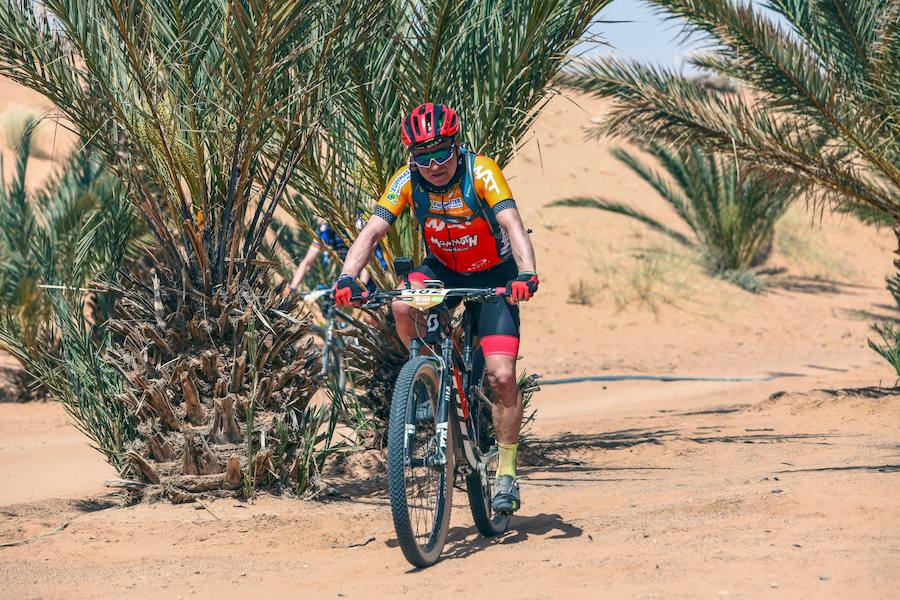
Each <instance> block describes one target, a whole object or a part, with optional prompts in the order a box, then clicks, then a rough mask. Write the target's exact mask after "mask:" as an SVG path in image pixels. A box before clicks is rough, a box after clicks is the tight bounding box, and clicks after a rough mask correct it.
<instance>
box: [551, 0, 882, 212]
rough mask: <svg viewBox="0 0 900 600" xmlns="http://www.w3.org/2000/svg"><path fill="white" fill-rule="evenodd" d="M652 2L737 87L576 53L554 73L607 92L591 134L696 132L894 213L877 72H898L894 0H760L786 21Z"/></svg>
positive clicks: (700, 0)
mask: <svg viewBox="0 0 900 600" xmlns="http://www.w3.org/2000/svg"><path fill="white" fill-rule="evenodd" d="M652 3H653V4H654V5H655V6H656V7H657V8H658V9H659V10H660V11H661V12H663V13H664V14H666V15H668V16H670V17H673V18H674V17H680V18H683V19H684V20H685V22H686V23H687V25H686V27H687V28H688V29H689V30H691V31H701V32H703V33H705V34H707V35H708V36H709V38H710V39H711V50H713V51H714V52H713V53H710V54H708V55H705V56H699V57H697V58H695V59H694V61H693V62H694V63H695V64H696V65H697V66H700V67H702V68H705V69H709V70H712V71H714V72H716V73H718V74H720V75H724V76H728V77H731V78H733V79H736V80H740V81H742V82H744V84H745V85H746V86H747V88H748V89H747V91H746V92H744V93H738V94H717V93H713V92H712V91H711V90H709V89H704V88H703V87H702V86H701V85H698V83H697V82H696V81H692V80H691V79H689V78H687V77H685V76H682V75H680V74H676V73H673V72H671V71H668V70H665V69H656V68H652V67H648V66H644V65H640V64H636V63H628V62H622V61H617V60H594V61H586V62H585V63H583V64H582V65H580V66H578V67H577V68H574V69H572V70H571V71H570V72H569V73H568V74H566V76H565V77H564V78H563V83H564V84H565V85H567V86H570V87H572V88H574V89H578V90H581V91H585V92H588V93H592V94H597V95H601V96H604V97H611V98H614V99H616V100H617V101H618V105H617V108H616V109H614V111H613V112H612V113H611V114H610V115H609V116H608V118H607V119H606V121H605V122H604V123H602V124H601V125H600V126H599V127H598V128H597V130H596V134H598V135H606V134H616V135H624V136H626V137H632V136H637V137H642V138H644V139H656V140H659V141H663V140H665V141H669V142H671V143H674V144H676V145H679V144H682V143H685V142H686V141H687V140H696V141H697V142H698V143H701V144H703V145H704V146H705V147H706V148H707V149H708V150H712V151H717V152H722V153H725V152H732V153H736V154H737V155H738V156H739V157H740V159H741V160H742V161H744V162H746V163H748V164H750V165H753V166H755V167H757V168H760V169H764V170H767V171H768V172H769V173H770V174H772V175H773V176H774V177H776V178H780V177H781V176H782V175H783V174H784V173H785V172H788V173H790V174H792V175H794V176H796V177H798V178H800V179H801V180H802V181H803V182H805V184H807V186H808V187H809V188H810V190H812V191H815V192H817V193H818V195H817V198H819V199H822V200H825V201H828V202H831V203H833V205H836V206H839V205H842V204H846V203H862V204H866V205H868V206H869V207H871V208H872V209H873V210H876V211H879V212H881V213H883V214H885V215H887V216H888V217H889V218H891V219H894V220H895V221H896V220H898V219H900V199H898V198H900V194H898V191H900V167H898V165H900V139H898V136H897V132H898V120H897V119H898V114H900V113H898V110H900V109H898V95H897V92H896V90H895V89H894V88H896V86H895V85H890V84H886V79H885V78H886V77H891V76H893V77H894V80H896V74H897V72H898V71H897V68H898V60H897V56H898V49H897V40H898V37H897V36H898V33H897V29H898V26H897V21H898V19H900V9H898V5H897V3H896V2H891V1H889V0H879V1H876V2H863V1H861V0H859V1H857V0H854V1H851V2H842V3H836V2H832V1H830V0H810V1H804V2H799V1H795V0H770V2H769V3H768V4H769V6H770V8H772V9H774V10H776V11H777V12H779V13H781V14H782V15H783V16H784V17H785V19H786V20H787V22H788V23H789V27H790V28H791V29H790V30H788V29H785V28H784V27H782V26H780V25H777V24H775V23H774V22H773V21H772V20H771V19H769V18H767V17H766V16H764V15H763V13H762V12H760V11H759V9H757V8H755V7H754V6H753V5H752V4H746V3H743V2H736V1H733V0H725V1H722V0H653V2H652Z"/></svg>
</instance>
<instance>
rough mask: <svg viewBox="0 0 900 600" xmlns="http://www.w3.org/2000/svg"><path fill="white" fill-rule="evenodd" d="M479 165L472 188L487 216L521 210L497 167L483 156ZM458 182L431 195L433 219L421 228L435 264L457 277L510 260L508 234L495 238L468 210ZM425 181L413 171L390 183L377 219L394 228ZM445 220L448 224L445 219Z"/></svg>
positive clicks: (405, 169)
mask: <svg viewBox="0 0 900 600" xmlns="http://www.w3.org/2000/svg"><path fill="white" fill-rule="evenodd" d="M474 165H475V168H474V172H473V173H472V182H473V184H474V187H475V192H476V195H477V196H478V198H480V199H481V201H483V202H484V203H486V204H487V206H486V207H485V210H491V211H494V213H495V214H496V213H499V212H501V211H502V210H505V209H507V208H515V202H514V201H513V199H512V192H511V191H510V189H509V184H507V182H506V178H505V177H504V176H503V173H502V172H501V171H500V167H499V166H497V163H496V162H494V161H493V160H492V159H490V158H488V157H487V156H481V155H478V156H476V157H475V161H474ZM458 168H460V169H463V168H466V167H465V163H464V162H461V164H460V165H459V167H458ZM456 180H457V182H456V183H454V184H453V185H452V186H451V187H450V188H449V189H448V190H447V191H446V192H444V193H438V192H435V191H432V190H427V193H428V198H429V202H430V206H429V209H430V210H429V213H430V214H429V216H428V217H427V218H426V219H425V223H419V225H420V226H421V228H422V233H423V235H424V237H425V243H426V245H427V247H428V250H429V252H430V253H431V254H432V255H433V256H434V257H435V258H437V259H438V260H439V261H440V262H441V263H442V264H444V265H445V266H446V267H447V268H449V269H451V270H453V271H455V272H457V273H475V272H478V271H484V270H487V269H490V268H491V267H494V266H497V265H498V264H500V263H502V262H504V261H506V260H507V259H508V258H510V256H511V251H510V245H509V239H508V237H507V235H506V232H505V231H503V230H502V229H501V230H500V231H499V232H498V236H499V239H498V237H495V236H494V232H493V230H492V228H491V224H490V223H489V222H488V221H487V219H485V218H484V216H483V215H482V214H478V213H475V212H474V211H473V210H472V209H471V208H469V206H468V205H467V204H466V202H465V200H464V198H463V193H462V177H456ZM420 181H421V177H419V176H416V177H414V176H413V174H412V173H411V171H410V169H409V167H408V166H404V167H402V168H401V169H398V170H397V172H396V173H394V176H393V177H391V180H390V181H389V182H388V185H387V189H385V191H384V194H382V196H381V199H380V200H379V201H378V204H377V205H376V207H375V212H374V214H375V215H377V216H379V217H381V218H383V219H385V220H386V221H387V222H388V223H393V222H394V221H395V220H396V219H397V217H399V216H400V215H401V214H403V211H404V210H406V209H407V207H409V208H412V205H413V185H422V184H421V183H419V182H420ZM423 189H426V188H423ZM414 214H415V213H414ZM444 215H446V216H447V217H448V218H447V219H444V218H442V216H444ZM414 218H415V216H414Z"/></svg>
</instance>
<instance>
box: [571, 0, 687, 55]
mask: <svg viewBox="0 0 900 600" xmlns="http://www.w3.org/2000/svg"><path fill="white" fill-rule="evenodd" d="M598 19H600V20H603V21H627V22H624V23H597V24H595V25H594V26H593V27H592V28H591V33H592V34H595V35H598V36H599V37H600V38H601V39H602V40H603V42H605V43H606V44H609V45H608V46H606V45H602V46H599V47H596V48H591V49H590V50H589V53H590V54H594V53H597V54H600V55H615V56H618V57H620V58H632V59H636V60H639V61H641V62H643V63H652V64H655V65H659V66H665V67H674V68H676V69H682V68H683V69H684V70H685V71H686V72H693V71H694V69H693V68H692V67H690V65H687V64H686V57H687V56H688V54H689V53H690V52H691V51H693V50H697V49H699V48H701V47H702V41H701V39H700V38H699V37H698V36H694V38H693V39H691V40H688V41H685V40H684V39H682V38H681V36H680V35H679V34H680V32H681V26H680V24H679V23H678V22H677V21H670V20H666V18H665V17H662V16H660V15H657V14H654V9H652V8H650V7H648V6H647V5H646V4H645V3H644V2H642V1H641V0H615V1H614V2H612V3H611V4H610V5H609V6H607V7H606V8H605V9H604V10H603V11H602V12H601V13H600V14H599V16H598ZM580 49H588V48H587V47H582V48H579V50H580Z"/></svg>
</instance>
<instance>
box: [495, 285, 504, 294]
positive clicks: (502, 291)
mask: <svg viewBox="0 0 900 600" xmlns="http://www.w3.org/2000/svg"><path fill="white" fill-rule="evenodd" d="M494 293H496V294H497V295H498V296H505V295H506V286H504V287H498V288H494Z"/></svg>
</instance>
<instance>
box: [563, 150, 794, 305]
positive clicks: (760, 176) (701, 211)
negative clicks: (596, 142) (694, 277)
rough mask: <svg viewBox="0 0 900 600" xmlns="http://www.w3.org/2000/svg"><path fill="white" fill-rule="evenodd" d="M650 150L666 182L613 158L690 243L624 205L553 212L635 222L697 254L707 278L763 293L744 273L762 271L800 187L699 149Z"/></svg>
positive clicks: (627, 158)
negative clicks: (590, 212) (652, 193)
mask: <svg viewBox="0 0 900 600" xmlns="http://www.w3.org/2000/svg"><path fill="white" fill-rule="evenodd" d="M645 149H646V151H647V152H648V153H649V154H650V155H651V156H652V157H653V158H655V159H656V160H657V161H658V162H659V164H660V166H661V167H662V168H663V170H664V171H665V173H666V175H667V176H668V177H667V178H664V177H663V176H662V175H660V173H658V172H657V171H655V170H654V169H652V168H651V167H649V166H647V165H646V164H644V163H642V162H641V161H640V159H639V158H638V157H637V156H635V154H633V153H632V152H629V151H627V150H624V149H622V148H616V149H614V150H613V151H612V154H613V156H615V157H616V159H617V160H618V161H619V162H621V163H623V164H624V165H625V166H626V167H628V168H629V169H630V170H631V171H633V172H634V173H635V174H637V175H638V177H640V178H641V179H643V180H644V181H646V182H647V183H649V184H650V185H651V186H652V187H653V189H654V190H656V191H657V193H659V195H660V196H662V198H663V199H664V200H665V201H666V202H667V203H668V204H669V205H670V206H671V207H672V208H673V209H675V212H676V213H677V214H678V216H679V218H681V220H682V221H683V222H684V223H685V225H687V226H688V228H689V229H690V230H691V233H693V237H694V239H693V240H692V239H690V238H687V237H685V236H684V235H682V234H681V233H679V232H678V231H675V230H673V229H671V228H670V227H668V226H667V225H665V224H663V223H660V222H659V221H657V220H656V219H653V218H652V217H650V216H648V215H646V214H645V213H643V212H641V211H640V210H638V209H636V208H634V207H633V206H631V205H629V204H623V203H621V202H615V201H611V200H607V199H604V198H597V197H581V198H566V199H563V200H557V201H555V202H552V203H551V206H581V207H591V208H598V209H600V210H605V211H609V212H613V213H617V214H620V215H625V216H628V217H632V218H634V219H637V220H638V221H640V222H642V223H644V224H645V225H647V226H649V227H651V228H653V229H655V230H656V231H659V232H660V233H663V234H665V235H667V236H669V237H670V238H672V239H674V240H675V241H676V242H678V243H679V244H682V245H683V246H685V247H687V248H690V249H692V250H695V251H699V252H700V254H701V255H702V257H703V259H704V260H705V262H706V266H707V268H708V270H709V271H710V273H712V274H714V275H719V276H725V277H726V278H728V279H730V280H731V281H734V282H735V283H738V284H739V285H742V284H743V285H748V284H750V285H751V289H756V288H758V282H756V281H755V278H753V277H752V276H749V277H748V273H747V271H748V269H750V267H753V266H756V265H757V264H760V263H761V262H762V261H763V260H764V259H765V258H766V254H767V252H768V251H769V250H770V249H771V242H772V237H773V234H774V229H775V223H776V222H777V221H778V219H779V218H781V216H782V215H783V214H784V212H785V211H786V210H787V209H788V207H789V206H790V203H791V201H792V200H793V199H794V196H795V193H796V185H795V182H794V181H792V180H790V179H786V180H783V181H779V182H776V183H774V184H773V183H772V182H771V181H770V179H769V178H768V177H767V176H766V175H765V174H764V173H761V172H759V171H758V170H750V169H748V168H747V167H746V165H745V166H744V168H743V169H741V164H740V162H739V161H737V160H735V159H734V158H732V157H729V156H715V155H709V154H708V153H707V152H706V151H704V150H703V149H702V148H701V147H700V146H698V145H691V146H688V147H682V148H679V149H672V148H669V147H668V146H664V145H661V144H653V143H651V144H648V145H647V146H646V148H645Z"/></svg>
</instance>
